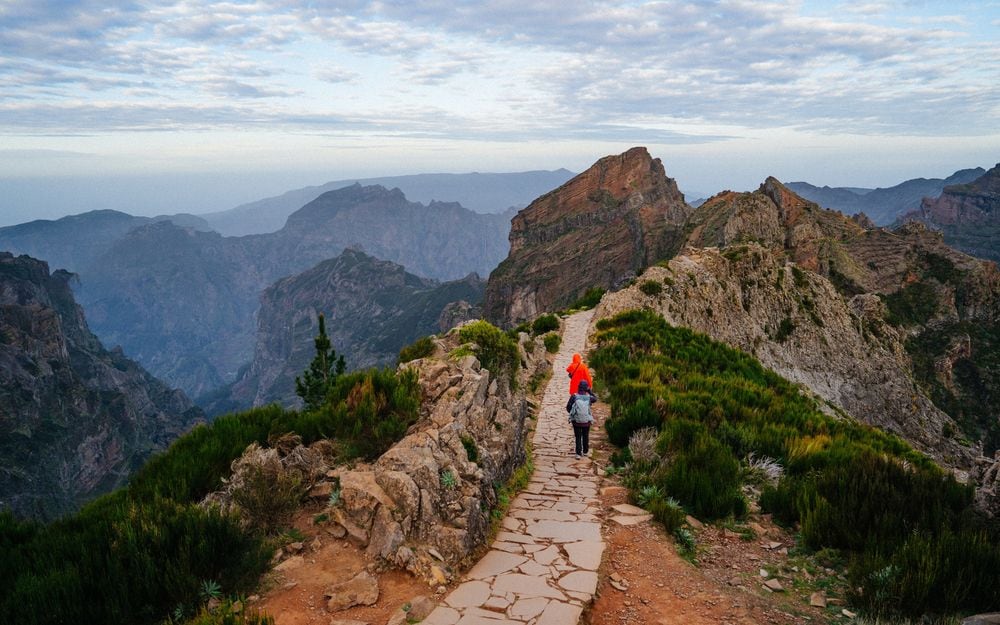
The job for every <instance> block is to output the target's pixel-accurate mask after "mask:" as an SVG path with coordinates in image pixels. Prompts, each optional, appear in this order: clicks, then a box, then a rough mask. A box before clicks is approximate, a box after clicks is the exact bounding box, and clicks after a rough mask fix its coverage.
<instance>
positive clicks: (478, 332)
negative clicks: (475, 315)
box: [458, 320, 521, 383]
mask: <svg viewBox="0 0 1000 625" xmlns="http://www.w3.org/2000/svg"><path fill="white" fill-rule="evenodd" d="M458 337H459V339H460V340H461V341H462V342H463V343H472V344H473V345H474V347H473V348H472V351H473V353H475V355H476V358H478V359H479V364H481V365H482V366H483V368H484V369H488V370H489V371H490V372H491V373H493V374H494V375H496V376H500V375H507V376H508V378H509V379H510V381H511V382H512V383H513V381H514V376H515V375H516V374H517V367H518V365H519V364H520V360H521V359H520V355H519V353H518V348H517V342H516V341H514V339H512V338H510V337H509V336H507V335H506V334H505V333H504V332H501V331H500V330H499V329H498V328H496V327H495V326H493V325H492V324H491V323H489V322H488V321H482V320H480V321H473V322H472V323H469V324H466V325H464V326H462V327H461V328H460V329H459V331H458Z"/></svg>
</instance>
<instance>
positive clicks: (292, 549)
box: [285, 542, 305, 553]
mask: <svg viewBox="0 0 1000 625" xmlns="http://www.w3.org/2000/svg"><path fill="white" fill-rule="evenodd" d="M285 549H286V550H287V551H288V552H289V553H300V552H301V551H302V550H303V549H305V545H304V544H303V543H301V542H294V543H288V544H287V545H285Z"/></svg>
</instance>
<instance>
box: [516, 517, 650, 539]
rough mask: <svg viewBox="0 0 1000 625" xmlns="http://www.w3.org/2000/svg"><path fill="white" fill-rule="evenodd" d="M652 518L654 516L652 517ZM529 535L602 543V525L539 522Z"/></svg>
mask: <svg viewBox="0 0 1000 625" xmlns="http://www.w3.org/2000/svg"><path fill="white" fill-rule="evenodd" d="M650 516H652V515H650ZM527 532H528V534H530V535H532V536H534V537H536V538H550V539H552V540H554V541H555V542H576V541H580V540H589V541H594V542H597V541H600V540H601V524H600V523H583V522H581V521H539V522H538V523H532V524H530V525H528V529H527Z"/></svg>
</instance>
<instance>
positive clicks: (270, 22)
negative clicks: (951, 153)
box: [0, 0, 1000, 141]
mask: <svg viewBox="0 0 1000 625" xmlns="http://www.w3.org/2000/svg"><path fill="white" fill-rule="evenodd" d="M901 6H902V7H903V8H901ZM960 6H961V5H956V6H955V7H949V14H948V15H930V14H924V13H921V12H919V11H918V12H916V13H914V12H912V11H911V12H909V13H907V12H906V11H905V10H904V9H906V5H905V4H904V5H900V3H898V2H873V1H868V2H842V3H840V4H839V5H836V6H834V7H833V8H832V9H831V11H829V12H826V13H822V12H816V11H815V10H814V11H813V12H811V13H810V12H807V11H806V9H805V5H804V4H803V3H801V2H799V1H797V0H771V1H770V2H752V1H750V0H717V1H704V2H679V1H677V0H661V1H652V0H645V1H638V2H627V3H626V2H618V1H608V2H598V1H595V0H551V1H549V2H544V3H527V4H526V3H519V2H512V1H511V0H485V1H483V2H477V3H455V2H453V1H451V0H449V1H448V2H445V1H443V0H426V1H422V2H410V1H408V0H382V1H380V2H367V1H358V0H313V1H312V2H309V3H304V2H296V1H294V0H254V1H251V2H245V3H244V2H231V1H218V2H215V1H213V2H196V1H195V0H178V1H171V0H149V1H148V2H144V3H143V4H141V5H140V4H138V3H130V2H124V3H115V5H114V6H110V7H109V6H107V5H106V3H98V2H91V1H90V0H75V1H74V0H69V1H59V2H56V1H50V2H46V1H41V2H31V3H14V4H12V5H11V6H10V7H9V8H8V7H6V6H5V9H4V11H3V12H2V13H0V50H3V56H2V57H0V79H2V80H3V81H4V84H5V86H6V87H7V89H6V93H5V98H4V103H0V126H2V127H3V128H6V129H10V132H17V133H30V132H32V131H33V130H32V129H34V131H35V132H39V133H43V132H53V131H57V130H60V129H62V130H66V129H69V128H73V127H76V128H82V129H91V128H92V129H94V130H95V131H97V130H100V131H114V130H115V129H131V128H142V129H157V128H158V129H162V130H177V129H182V128H186V127H190V128H194V129H202V128H206V127H209V126H212V125H213V124H215V125H218V126H219V127H224V128H233V127H239V126H240V125H249V126H257V125H258V124H261V123H263V122H262V120H266V121H267V123H273V124H276V125H277V126H279V127H292V128H298V129H302V130H306V131H307V130H309V129H311V128H312V129H316V130H319V131H326V130H327V129H329V128H331V127H333V128H338V129H339V128H350V129H352V130H355V131H357V130H359V129H362V130H363V129H371V128H374V129H381V130H384V131H385V132H390V133H399V134H407V133H413V134H431V135H434V136H450V137H453V138H456V139H461V138H465V137H467V136H476V137H481V136H489V137H498V138H499V137H511V136H521V134H522V132H521V130H518V131H514V130H511V128H518V129H527V130H530V131H531V132H536V133H540V134H546V133H547V132H548V131H547V130H546V129H547V128H551V129H554V131H553V132H552V134H558V135H560V136H575V137H590V136H593V135H595V134H596V135H600V136H602V137H621V136H623V135H624V136H631V133H632V132H633V129H642V130H643V131H645V132H650V133H661V134H660V135H658V136H664V137H668V135H670V132H672V131H667V130H663V128H668V127H669V128H679V127H680V126H681V125H687V127H688V128H690V129H691V131H690V132H679V131H673V132H676V134H675V135H673V139H674V140H677V141H700V140H723V138H724V137H726V136H729V135H728V134H727V133H720V132H716V131H712V130H706V131H699V130H696V129H697V128H706V129H711V128H714V127H718V126H734V127H742V128H749V129H753V128H799V129H812V130H817V131H821V132H831V133H836V132H839V133H843V132H851V133H861V134H883V133H903V134H925V133H935V132H938V133H941V132H949V133H958V134H963V133H964V134H975V133H980V134H982V133H983V132H984V131H991V132H993V131H995V128H996V127H997V121H998V119H997V118H998V111H1000V88H998V86H997V85H998V84H1000V73H998V72H1000V70H998V69H997V68H998V67H1000V58H998V56H1000V53H998V52H996V50H995V46H992V48H991V47H990V46H984V45H983V41H982V40H977V39H976V37H975V36H974V30H973V29H972V26H971V24H974V23H982V19H981V17H979V18H976V19H973V18H972V17H970V16H969V15H965V14H963V13H962V11H960V10H958V8H959V7H960ZM994 10H995V9H994ZM992 23H993V24H994V25H996V24H997V20H996V19H994V20H992ZM317 82H320V83H326V84H337V85H339V87H338V95H343V96H346V97H344V98H341V99H340V100H339V101H338V102H336V103H330V102H329V101H327V100H325V99H323V96H322V94H324V93H326V92H325V91H324V90H323V89H322V88H320V87H319V86H318V85H317V84H316V83H317ZM95 96H96V97H98V98H99V100H98V99H95ZM310 96H311V97H310ZM331 107H333V108H332V110H331ZM348 107H349V108H348ZM74 109H77V110H74ZM102 112H103V114H106V115H107V117H106V119H105V118H102ZM46 115H54V116H56V117H55V118H53V119H47V118H46V117H45V116H46ZM227 115H228V116H230V117H228V118H227V117H226V116H227ZM444 120H447V123H445V121H444ZM81 124H82V125H81ZM407 124H412V127H407V126H406V125H407ZM186 125H190V126H186ZM701 137H708V139H701ZM613 140H617V139H613Z"/></svg>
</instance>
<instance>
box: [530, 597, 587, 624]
mask: <svg viewBox="0 0 1000 625" xmlns="http://www.w3.org/2000/svg"><path fill="white" fill-rule="evenodd" d="M581 614H583V606H579V605H572V604H569V603H561V602H559V601H553V602H551V603H549V605H548V606H546V607H545V611H544V612H542V615H541V616H539V617H538V620H537V621H535V625H576V624H577V623H579V622H580V615H581Z"/></svg>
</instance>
